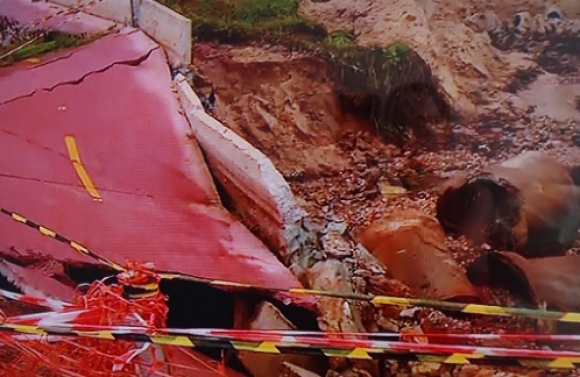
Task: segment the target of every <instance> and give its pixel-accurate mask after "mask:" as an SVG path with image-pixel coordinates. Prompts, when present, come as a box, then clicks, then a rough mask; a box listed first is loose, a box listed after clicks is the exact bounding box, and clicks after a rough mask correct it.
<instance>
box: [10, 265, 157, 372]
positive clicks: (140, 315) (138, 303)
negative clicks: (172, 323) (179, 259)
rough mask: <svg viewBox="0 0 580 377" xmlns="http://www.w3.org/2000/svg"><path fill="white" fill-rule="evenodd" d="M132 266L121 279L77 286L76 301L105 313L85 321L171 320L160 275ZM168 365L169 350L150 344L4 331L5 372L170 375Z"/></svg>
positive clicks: (153, 323)
mask: <svg viewBox="0 0 580 377" xmlns="http://www.w3.org/2000/svg"><path fill="white" fill-rule="evenodd" d="M128 267H129V269H128V270H129V271H130V272H128V273H126V274H123V275H120V276H118V277H117V279H118V282H119V283H120V284H106V280H103V281H98V282H95V283H93V284H91V285H90V287H89V289H88V291H87V292H86V293H81V292H80V291H79V290H78V289H77V291H76V293H75V297H74V299H73V304H74V305H75V306H78V307H79V308H89V309H96V310H97V312H98V313H99V315H98V317H97V318H98V320H95V317H93V316H91V317H90V318H91V323H87V320H86V319H85V320H84V321H83V322H82V324H94V325H140V326H148V327H151V328H160V327H165V326H166V320H167V312H168V308H167V305H166V298H165V297H164V296H163V295H162V293H161V292H160V291H159V290H158V289H155V287H156V284H158V282H159V279H158V278H157V277H156V275H155V274H153V273H152V271H151V270H149V269H147V268H145V267H144V266H137V265H135V264H130V265H129V266H128ZM127 286H129V287H132V288H135V287H139V286H146V288H147V289H148V292H149V294H147V295H143V297H141V298H140V297H139V296H136V297H130V298H128V297H127V291H126V287H127ZM78 321H80V318H79V320H78ZM73 323H77V322H74V321H73ZM166 368H167V363H166V362H165V361H164V357H163V354H160V352H159V349H156V348H155V347H154V346H150V345H147V344H145V345H143V344H137V343H135V342H127V341H111V340H101V339H94V338H64V337H46V336H44V337H39V336H38V335H34V334H31V335H30V336H27V335H25V336H22V335H20V336H15V335H12V334H7V333H3V334H0V375H3V376H22V377H30V376H79V377H88V376H139V375H153V374H154V375H156V376H160V375H161V376H163V375H168V374H166V370H167V369H166Z"/></svg>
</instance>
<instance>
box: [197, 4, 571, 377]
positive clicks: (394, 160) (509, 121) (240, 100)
mask: <svg viewBox="0 0 580 377" xmlns="http://www.w3.org/2000/svg"><path fill="white" fill-rule="evenodd" d="M332 3H333V4H334V2H332ZM313 4H315V3H313ZM316 4H317V3H316ZM324 4H326V3H324ZM343 5H344V6H345V8H346V5H345V4H343ZM310 6H312V7H314V6H315V5H311V4H310V5H307V6H306V7H307V8H308V7H310ZM320 6H325V5H320ZM329 6H330V5H329V4H327V5H326V7H327V8H328V7H329ZM427 8H428V7H427ZM451 8H452V7H451V4H450V3H449V2H438V3H436V6H435V8H434V9H432V10H431V12H430V17H431V20H430V21H429V23H430V25H437V23H438V24H439V25H442V29H441V30H443V31H442V32H444V33H447V32H449V30H451V29H452V28H455V29H456V30H464V29H467V28H468V27H467V26H466V25H465V24H463V23H462V22H463V21H462V20H463V16H462V17H459V16H458V13H457V12H454V11H452V10H451ZM480 8H481V7H480ZM540 8H541V7H539V6H538V4H535V3H534V4H532V5H530V12H541V11H542V9H540ZM371 9H372V8H371ZM466 11H467V10H465V9H463V8H462V12H466ZM469 11H470V12H474V11H477V9H475V8H473V9H471V10H469ZM511 11H512V10H511V8H510V9H508V10H506V9H503V10H500V11H498V16H500V17H511V15H512V13H511ZM309 12H310V14H313V15H323V14H328V12H329V11H328V9H322V10H320V9H319V10H318V11H315V10H314V9H313V8H310V10H309ZM369 12H371V11H369ZM307 13H308V12H307ZM371 13H372V12H371ZM369 17H370V16H369ZM326 21H327V22H328V23H331V21H330V20H326ZM338 21H340V20H337V24H338V23H339V22H338ZM450 25H451V26H450ZM450 28H451V29H450ZM470 30H471V29H470ZM429 31H430V32H432V33H433V34H434V35H437V32H438V29H437V27H436V26H429ZM367 33H368V31H367ZM470 33H473V32H472V31H471V32H470ZM475 35H476V37H475V40H477V41H484V42H485V44H486V46H485V48H486V50H485V51H488V52H489V53H490V54H489V55H486V54H479V55H477V56H476V58H474V59H471V60H469V62H470V63H469V64H471V65H472V66H475V67H476V68H477V67H478V66H479V67H480V68H481V69H480V70H479V71H480V73H481V72H482V71H485V72H484V75H483V76H481V77H477V75H475V74H474V75H471V77H467V78H466V75H467V76H469V74H466V73H465V72H464V71H457V70H458V69H460V68H461V67H457V66H454V65H452V64H448V65H447V67H448V68H449V69H455V71H454V70H451V71H450V74H451V78H452V79H453V80H454V82H455V84H456V85H457V86H458V87H460V88H466V87H469V85H475V84H477V82H480V81H481V80H483V81H485V80H488V81H489V82H488V83H487V84H485V85H483V86H481V87H479V86H475V87H472V90H471V91H470V92H469V93H465V92H463V91H462V90H459V92H458V93H459V96H461V95H462V93H463V94H465V97H466V98H467V99H468V102H471V103H472V104H473V105H474V106H475V108H476V109H477V111H475V113H474V112H471V113H470V114H469V116H465V117H463V118H459V119H457V120H455V121H449V123H448V124H446V125H445V126H446V127H450V129H451V130H452V131H453V132H452V136H451V138H450V139H449V140H447V141H446V143H445V144H444V146H442V147H438V148H435V149H434V148H425V147H424V145H421V144H420V143H416V142H408V143H406V144H405V145H398V144H396V143H393V142H389V141H388V140H383V139H381V138H380V137H379V136H378V135H377V134H376V132H375V131H374V129H373V128H372V127H371V126H370V124H369V123H368V122H366V121H364V120H361V118H358V117H356V116H354V115H352V114H349V113H348V112H346V111H344V109H343V108H342V107H341V104H340V102H339V100H338V98H337V96H336V92H335V90H334V86H333V82H332V80H331V79H330V76H329V75H328V69H327V66H326V64H325V63H324V62H323V61H321V60H318V59H316V58H313V57H310V56H306V55H301V54H298V53H292V52H290V51H287V50H285V49H284V48H281V47H275V46H255V45H252V46H236V47H234V46H224V45H221V46H218V45H211V44H198V45H196V47H195V50H194V57H195V67H196V69H197V70H198V73H199V74H200V75H201V76H203V77H204V78H205V80H206V81H207V83H208V84H209V83H211V84H212V85H213V86H214V88H215V91H216V94H217V102H216V106H215V109H214V112H213V114H214V116H215V117H216V118H217V119H218V120H220V121H221V122H222V123H223V124H225V125H226V126H227V127H229V128H231V129H232V130H234V131H236V132H237V133H239V134H240V135H241V136H243V137H244V138H245V139H246V140H248V141H249V142H250V143H252V144H253V145H254V146H256V147H257V148H259V149H260V150H261V151H262V152H264V153H265V154H266V155H267V156H269V157H270V158H271V159H272V161H273V162H274V164H275V166H276V167H277V168H278V169H279V170H280V171H281V172H282V174H283V175H284V177H285V178H286V179H287V180H288V181H289V183H290V185H291V188H292V190H293V192H294V193H295V194H296V196H297V197H298V198H299V200H300V201H301V204H302V205H304V207H305V208H306V209H307V210H308V212H309V213H310V215H311V216H312V217H313V218H314V219H317V220H319V221H321V222H322V221H323V219H327V218H328V217H329V216H330V217H332V216H334V217H340V218H343V219H345V220H346V221H347V223H348V224H349V226H350V227H351V233H352V234H355V235H356V233H357V231H358V230H359V229H361V228H362V227H364V226H368V225H369V224H370V223H372V222H373V221H375V220H377V219H379V218H380V217H382V216H384V215H385V214H388V213H392V212H395V211H399V210H401V209H405V208H416V209H419V210H421V211H422V212H424V213H427V214H431V215H434V214H435V201H436V198H437V195H438V190H439V188H440V184H441V183H442V182H443V181H444V180H445V179H447V178H448V177H449V176H451V175H452V174H453V173H454V172H457V171H466V172H470V173H473V172H478V171H480V170H482V169H483V168H485V167H486V166H488V165H490V164H495V163H499V162H501V161H504V160H505V159H507V158H510V157H513V156H516V155H518V154H520V153H522V152H524V151H527V150H540V151H544V152H545V153H547V154H548V155H551V156H553V157H555V158H557V159H558V160H560V161H562V162H563V163H565V164H566V165H577V164H579V163H580V148H579V147H578V144H579V143H580V142H579V140H580V137H579V136H578V128H577V125H576V122H577V121H578V119H579V118H580V105H579V103H580V101H579V98H580V97H579V96H580V81H579V80H578V75H577V74H576V70H570V69H561V70H557V69H556V70H555V71H552V72H547V71H546V69H545V67H542V61H541V56H542V53H544V52H545V51H546V50H545V49H542V48H538V47H537V43H539V42H538V41H537V40H536V39H535V37H532V36H530V37H521V38H522V39H521V41H520V43H519V44H517V46H516V44H513V46H512V47H509V46H508V47H507V48H504V49H503V50H499V49H497V48H496V47H493V45H492V42H493V41H492V39H491V36H490V35H488V33H486V32H485V31H481V32H478V33H475ZM361 38H362V39H364V33H363V36H361V37H359V39H361ZM446 38H449V36H447V37H446ZM540 39H541V40H542V41H543V42H542V43H544V44H545V46H550V43H553V41H552V40H549V39H548V40H547V39H545V38H544V37H542V38H540ZM484 42H482V43H484ZM567 43H569V45H568V48H574V47H575V48H576V49H577V50H578V49H580V39H578V36H575V37H574V38H572V39H570V40H568V42H567ZM526 46H533V47H534V48H528V49H526V48H525V47H526ZM522 47H524V48H522ZM450 48H451V47H450ZM452 48H453V49H456V48H457V42H456V43H455V45H454V46H452ZM441 52H442V51H439V53H441ZM550 53H552V54H557V53H555V52H553V51H552V52H550ZM563 54H564V55H565V54H566V53H563ZM474 62H475V63H477V62H479V63H481V65H478V64H475V65H473V64H474ZM522 62H524V63H522ZM560 62H561V63H560V64H561V65H564V64H568V65H573V66H574V65H575V64H576V63H575V62H572V63H570V59H561V60H560ZM500 63H501V64H500ZM498 64H499V65H498ZM508 66H509V67H510V69H507V70H503V71H502V67H504V68H505V67H508ZM490 67H491V68H490ZM577 68H580V67H577ZM493 70H495V71H496V72H499V71H502V72H501V74H498V75H494V73H493V72H491V71H493ZM434 72H435V73H437V72H439V73H441V72H445V69H443V70H441V69H440V70H439V71H437V70H434ZM204 90H207V89H204V88H199V90H198V93H200V94H202V95H203V93H204ZM459 102H461V100H460V101H459ZM530 168H533V167H530ZM447 246H448V248H449V250H450V252H451V253H452V256H453V258H454V259H455V260H456V261H457V262H458V263H459V264H460V265H461V266H462V267H463V268H465V267H466V266H467V265H468V264H469V263H470V262H471V261H473V260H474V259H475V258H476V257H477V256H478V255H479V254H480V253H481V252H482V251H483V250H487V249H489V246H487V245H482V246H476V245H473V243H472V242H471V241H469V240H468V239H465V238H464V237H460V238H458V239H456V238H452V237H448V238H447ZM575 246H576V247H573V248H571V249H570V250H568V253H576V252H577V250H578V247H580V243H579V242H576V245H575ZM481 289H482V295H483V296H484V297H485V298H486V300H487V302H488V303H490V304H498V305H513V304H514V302H513V298H512V297H510V295H509V294H507V293H506V292H503V291H501V290H498V289H492V290H490V289H487V288H481ZM419 322H420V324H421V325H422V326H423V327H429V326H430V327H431V330H433V329H437V328H439V329H444V328H445V329H449V328H452V329H453V330H455V331H456V332H483V333H489V332H497V331H499V330H500V329H501V330H504V331H508V332H509V331H513V332H520V333H521V332H529V333H533V332H537V331H538V328H537V323H536V322H535V321H530V320H527V321H526V320H515V319H501V320H498V319H497V318H495V319H493V320H490V318H479V317H473V318H472V319H470V320H459V319H451V318H449V317H446V316H444V315H442V314H440V313H437V312H430V311H429V312H426V313H425V314H424V315H423V319H422V320H419ZM424 330H425V329H424ZM527 346H530V345H529V344H528V345H527ZM388 365H389V367H388V368H390V372H389V373H393V374H387V375H394V373H397V375H409V373H411V374H413V375H433V376H435V375H447V376H451V375H453V376H499V375H510V374H509V371H511V372H513V373H515V374H513V375H530V376H531V375H533V376H548V375H555V374H551V373H550V372H548V371H540V370H522V369H521V368H520V369H517V368H516V369H509V368H508V369H505V371H504V372H497V369H494V368H491V367H489V368H487V367H478V366H464V367H456V368H453V367H445V368H441V367H437V368H435V369H434V370H424V369H422V370H418V369H417V368H419V367H418V366H417V365H414V366H413V365H410V366H405V367H403V366H402V365H399V364H397V363H388ZM413 368H415V369H413ZM420 368H427V367H426V366H424V365H423V366H421V367H420ZM427 369H428V368H427ZM502 370H503V369H502ZM497 373H504V374H497ZM562 373H563V374H562V375H573V374H572V372H567V371H565V372H562Z"/></svg>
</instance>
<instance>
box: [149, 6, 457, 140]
mask: <svg viewBox="0 0 580 377" xmlns="http://www.w3.org/2000/svg"><path fill="white" fill-rule="evenodd" d="M160 1H161V2H162V3H163V4H165V5H167V6H169V7H171V8H173V9H174V10H175V11H177V12H179V13H181V14H183V15H185V16H186V17H189V18H190V19H191V20H192V24H193V37H194V40H196V41H212V42H217V43H229V44H236V43H248V42H252V41H256V42H260V43H272V44H279V45H284V46H286V47H288V48H289V49H290V50H291V51H302V52H306V53H308V54H310V55H312V56H316V57H320V58H322V59H324V60H326V61H327V62H329V65H330V66H331V68H332V71H334V72H335V73H336V77H335V82H336V83H337V93H338V94H339V96H341V97H342V98H343V99H344V98H345V99H346V101H347V102H349V104H351V105H352V104H354V106H355V107H356V109H355V110H356V111H357V112H360V113H361V114H364V115H365V116H367V117H370V120H371V121H372V122H374V124H375V126H376V128H377V131H378V132H379V133H380V134H382V135H383V136H385V137H389V138H401V137H402V136H403V135H404V134H405V133H407V131H408V130H409V128H410V127H412V126H413V123H421V122H424V121H425V119H426V116H423V115H422V114H420V113H421V111H415V110H416V109H417V107H418V106H421V103H422V102H425V98H433V101H432V102H435V104H434V105H432V106H431V108H433V107H435V108H437V109H436V110H438V111H432V113H433V112H439V113H441V114H447V113H448V110H449V109H448V105H447V102H446V100H445V99H444V97H443V96H442V95H440V90H439V89H438V85H437V83H436V82H435V79H434V78H433V77H432V75H431V69H430V67H429V66H428V65H427V64H426V63H425V62H424V61H423V59H421V57H420V56H419V55H418V54H416V53H415V52H414V51H413V50H412V49H410V48H409V47H408V46H407V45H405V44H400V43H397V44H394V45H392V46H390V47H388V48H380V47H366V48H361V47H359V46H357V44H356V41H355V36H354V32H353V31H350V30H345V31H339V32H334V33H331V34H329V33H327V32H326V30H324V29H323V28H322V27H320V26H317V25H313V24H311V23H310V22H308V21H307V20H305V19H304V18H303V17H302V16H300V15H299V14H298V5H299V3H298V0H160ZM423 113H427V111H425V112H423ZM427 118H428V116H427Z"/></svg>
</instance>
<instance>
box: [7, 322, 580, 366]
mask: <svg viewBox="0 0 580 377" xmlns="http://www.w3.org/2000/svg"><path fill="white" fill-rule="evenodd" d="M0 331H8V332H13V333H18V334H27V335H36V336H39V337H42V336H55V335H56V336H71V337H85V338H94V339H99V340H113V341H114V340H124V341H132V342H144V343H153V344H157V345H165V346H176V347H187V348H218V349H229V350H235V351H246V352H255V353H263V354H270V355H281V354H307V355H314V356H325V357H345V358H349V359H362V360H370V359H401V360H406V361H419V362H438V363H444V364H499V365H504V366H506V365H508V366H510V365H513V366H526V367H537V368H549V369H575V368H578V367H580V353H577V352H566V351H561V352H558V351H542V350H523V349H501V348H484V347H469V346H453V345H437V344H415V343H401V342H374V343H375V344H376V345H374V344H372V343H369V344H368V345H366V346H361V347H356V346H349V345H344V344H342V345H340V344H333V343H332V339H327V342H325V343H323V344H320V339H316V341H317V343H318V344H316V343H314V344H308V343H307V342H306V341H305V340H304V338H302V340H301V341H293V340H292V339H289V338H286V339H281V340H280V341H259V340H255V339H244V338H243V337H238V338H231V337H229V338H228V337H222V336H216V335H208V334H203V331H204V330H201V331H200V333H198V334H189V335H182V334H180V333H177V334H175V333H172V332H171V331H168V332H167V333H159V334H150V333H147V332H145V331H144V330H143V329H142V328H138V327H136V328H133V327H118V328H117V329H115V328H111V329H110V330H95V329H94V327H90V326H88V327H87V329H86V330H78V329H71V328H70V326H63V325H57V326H32V325H20V324H11V323H9V322H5V323H2V324H0ZM182 331H183V330H182ZM194 331H195V330H192V332H194ZM205 331H207V330H205ZM210 331H211V330H210ZM381 344H382V346H381ZM415 347H416V348H417V349H415ZM454 351H457V352H454Z"/></svg>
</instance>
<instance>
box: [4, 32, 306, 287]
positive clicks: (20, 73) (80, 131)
mask: <svg viewBox="0 0 580 377" xmlns="http://www.w3.org/2000/svg"><path fill="white" fill-rule="evenodd" d="M105 51H106V56H107V58H108V59H109V62H108V63H107V64H105V65H102V64H95V62H96V61H98V60H99V59H101V58H102V56H103V54H105ZM127 51H132V53H133V52H135V53H136V54H133V55H131V56H130V57H129V58H128V57H127ZM53 64H59V69H58V71H59V75H60V76H58V80H57V82H50V83H48V84H47V83H41V82H35V79H34V77H44V76H50V75H52V74H53V73H54V65H53ZM15 67H16V68H14V67H11V70H10V71H7V72H6V73H5V72H1V73H0V76H1V77H3V79H2V80H3V81H2V82H0V86H1V87H2V88H10V87H12V84H14V85H24V86H28V87H29V89H32V91H31V90H26V91H25V92H26V93H25V94H26V95H22V96H14V95H12V96H10V98H5V100H4V101H3V103H2V104H0V117H1V118H2V119H3V124H2V127H1V130H0V156H1V158H0V172H1V173H2V174H1V175H0V197H1V201H2V203H1V205H2V206H5V207H7V208H9V209H11V210H13V211H15V212H18V213H20V214H22V215H24V216H26V217H27V218H29V219H31V220H33V221H35V222H36V223H38V224H42V225H44V226H46V227H47V228H49V229H51V230H54V231H58V232H59V233H62V234H64V235H66V236H68V237H70V238H71V239H74V240H75V241H77V242H79V243H81V244H83V245H85V246H86V247H88V248H90V249H91V250H93V251H95V252H96V253H98V254H100V255H101V256H103V257H105V258H108V259H110V260H113V261H115V262H117V263H120V264H124V263H125V262H126V261H128V260H132V261H136V262H140V263H145V262H153V263H154V264H155V266H156V268H157V269H158V270H161V271H173V272H179V273H181V274H184V275H189V276H194V277H199V278H206V279H211V280H216V279H219V280H228V281H232V282H235V283H240V284H250V285H253V286H256V287H261V288H266V287H268V288H275V289H288V288H291V287H300V286H301V285H300V283H299V282H298V281H297V280H296V278H295V277H294V276H293V275H292V273H291V272H290V271H289V270H288V269H286V268H285V267H284V266H283V265H282V264H281V263H280V262H279V261H278V260H277V259H276V258H275V257H274V255H272V254H271V253H270V251H269V250H268V248H267V247H266V246H265V245H264V244H263V243H262V242H261V241H260V240H259V239H257V238H256V237H255V236H254V235H253V234H252V233H251V232H250V231H249V230H248V229H246V228H245V227H244V226H243V225H242V224H241V223H239V222H238V221H237V220H236V219H235V218H234V217H233V216H232V215H231V214H229V213H228V212H227V211H226V210H225V209H224V208H223V207H222V206H221V202H220V200H219V196H218V194H217V191H216V189H215V187H214V185H213V181H212V178H211V176H210V173H209V171H208V168H207V166H206V165H205V162H204V160H203V156H202V153H201V151H200V149H199V147H198V145H197V143H196V142H195V139H194V138H192V137H191V136H190V135H189V134H188V133H189V132H190V128H189V125H188V123H187V120H186V118H185V116H184V115H183V114H182V111H181V109H180V107H179V104H178V101H177V99H176V97H175V93H174V92H173V91H172V90H173V88H172V83H171V75H170V72H169V67H168V65H167V62H166V57H165V55H164V53H163V51H162V50H161V49H160V48H151V44H150V40H149V39H148V38H147V36H146V35H145V34H143V33H142V32H140V31H136V32H133V33H129V34H126V35H121V34H119V35H116V36H114V37H110V38H108V39H105V40H101V41H99V42H94V43H92V44H89V45H86V46H84V47H83V48H82V49H79V50H74V51H64V52H62V53H61V55H58V56H55V57H54V60H53V61H52V62H48V63H46V64H44V65H41V66H39V67H36V68H35V70H36V72H35V74H34V75H32V74H30V75H27V74H26V72H27V71H28V67H27V65H26V64H25V63H22V64H17V65H16V66H15ZM14 69H16V71H14ZM14 77H18V80H17V81H15V79H14ZM30 81H33V83H32V84H31V83H30ZM0 234H2V237H1V239H0V251H8V250H18V251H19V252H20V253H24V254H26V253H42V254H46V255H50V256H52V257H54V258H56V259H57V260H61V261H68V262H69V263H77V262H78V263H95V261H94V260H92V259H90V258H88V257H87V256H85V255H82V254H79V253H76V252H75V251H74V250H72V249H71V248H70V247H68V246H67V245H65V244H63V243H61V242H57V241H56V240H54V239H51V238H49V237H46V236H43V235H42V234H40V233H39V232H35V231H33V230H31V229H29V228H27V227H25V226H23V225H22V224H19V223H18V222H16V221H14V220H13V219H10V218H9V217H7V216H3V217H1V218H0Z"/></svg>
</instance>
